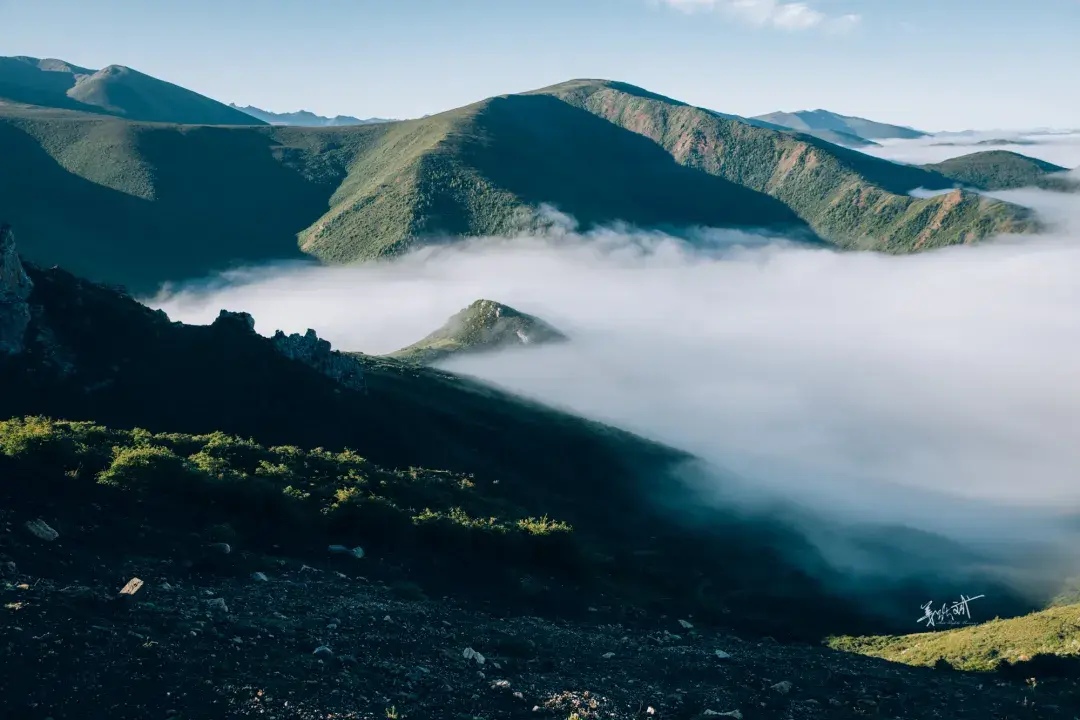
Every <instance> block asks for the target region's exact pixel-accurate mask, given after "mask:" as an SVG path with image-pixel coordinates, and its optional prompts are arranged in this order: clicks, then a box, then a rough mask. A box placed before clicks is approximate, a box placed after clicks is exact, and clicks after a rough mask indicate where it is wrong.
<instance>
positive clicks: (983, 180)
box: [923, 150, 1080, 192]
mask: <svg viewBox="0 0 1080 720" xmlns="http://www.w3.org/2000/svg"><path fill="white" fill-rule="evenodd" d="M923 167H924V168H926V169H927V170H930V171H932V172H936V173H940V174H942V175H944V176H945V177H947V178H949V179H950V180H955V181H956V182H958V183H963V184H964V185H966V186H969V187H974V188H979V189H981V190H1016V189H1019V188H1026V187H1039V188H1043V189H1046V190H1059V191H1063V192H1069V191H1075V190H1078V189H1080V180H1078V179H1076V178H1070V177H1066V176H1065V175H1063V173H1067V172H1068V168H1064V167H1061V166H1059V165H1054V164H1053V163H1048V162H1046V161H1044V160H1038V159H1036V158H1032V157H1028V156H1027V155H1021V154H1019V153H1014V152H1009V151H1007V150H986V151H982V152H975V153H971V154H969V155H961V156H960V157H955V158H950V159H949V160H945V161H944V162H939V163H934V164H931V165H923Z"/></svg>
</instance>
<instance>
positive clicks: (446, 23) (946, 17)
mask: <svg viewBox="0 0 1080 720" xmlns="http://www.w3.org/2000/svg"><path fill="white" fill-rule="evenodd" d="M0 29H2V31H3V43H2V45H0V53H2V54H5V55H31V56H35V57H59V58H62V59H64V60H67V61H69V62H72V63H75V64H78V65H83V66H86V67H92V68H98V67H102V66H104V65H109V64H114V63H115V64H121V65H129V66H131V67H134V68H136V69H138V70H141V71H143V72H145V73H148V74H151V75H154V76H156V77H159V78H162V79H165V80H169V81H171V82H174V83H177V84H179V85H183V86H185V87H188V88H191V89H193V90H196V91H198V92H201V93H204V94H206V95H209V96H211V97H213V98H216V99H218V100H221V101H223V102H236V103H239V104H253V105H258V106H260V107H264V108H267V109H271V110H275V111H279V112H281V111H287V110H296V109H300V108H304V109H308V110H313V111H315V112H318V113H321V114H339V113H340V114H349V115H358V116H361V117H369V116H381V117H416V116H419V115H423V114H425V113H433V112H438V111H440V110H445V109H449V108H452V107H456V106H460V105H464V104H468V103H469V102H472V101H475V100H479V99H481V98H484V97H488V96H491V95H497V94H501V93H506V92H515V91H520V90H526V89H531V88H536V87H541V86H544V85H549V84H552V83H556V82H560V81H562V80H567V79H570V78H575V77H604V78H610V79H616V80H623V81H626V82H630V83H633V84H635V85H640V86H643V87H646V88H648V89H650V90H653V91H655V92H659V93H663V94H665V95H670V96H673V97H676V98H679V99H681V100H685V101H687V102H690V103H693V104H696V105H702V106H705V107H710V108H713V109H716V110H721V111H724V112H731V113H737V114H741V115H752V114H760V113H765V112H769V111H772V110H778V109H783V110H797V109H804V108H817V107H824V108H828V109H830V110H835V111H838V112H844V113H848V114H857V115H864V116H867V117H872V118H874V119H878V120H883V121H889V122H897V123H901V124H909V125H915V126H918V127H921V128H925V129H929V130H940V129H950V130H960V129H967V128H972V127H977V128H999V127H1000V128H1020V127H1033V126H1055V127H1080V93H1078V92H1077V91H1076V87H1077V85H1076V83H1077V80H1076V71H1077V68H1080V41H1078V40H1077V38H1080V0H1031V1H1030V2H1027V3H1020V2H1017V1H1016V0H806V1H805V2H788V1H786V0H542V1H541V0H306V1H303V2H302V1H300V0H186V1H185V2H165V1H163V0H95V1H94V2H88V1H87V0H0Z"/></svg>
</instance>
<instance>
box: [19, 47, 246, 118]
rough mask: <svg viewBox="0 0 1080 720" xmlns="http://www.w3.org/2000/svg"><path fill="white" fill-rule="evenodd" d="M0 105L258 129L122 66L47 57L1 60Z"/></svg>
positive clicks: (217, 106)
mask: <svg viewBox="0 0 1080 720" xmlns="http://www.w3.org/2000/svg"><path fill="white" fill-rule="evenodd" d="M0 101H8V102H12V103H21V104H26V105H37V106H41V107H50V108H57V109H64V110H77V111H81V112H89V113H95V114H104V115H115V116H117V117H123V118H126V119H128V120H137V121H143V122H166V123H180V124H188V125H262V124H263V121H261V120H257V119H255V118H252V117H251V116H249V115H247V114H245V113H243V112H240V111H239V110H235V109H233V108H231V107H229V106H228V105H225V104H223V103H219V102H218V101H216V100H211V99H210V98H208V97H206V96H204V95H200V94H198V93H195V92H192V91H191V90H187V89H185V88H182V87H180V86H179V85H173V84H172V83H169V82H165V81H164V80H158V79H157V78H154V77H151V76H149V75H144V74H143V73H140V72H138V71H137V70H133V69H131V68H129V67H124V66H123V65H109V66H108V67H106V68H102V69H101V70H90V69H87V68H82V67H78V66H77V65H71V64H69V63H66V62H64V61H63V60H56V59H52V58H47V59H44V60H41V59H38V58H31V57H22V56H20V57H0Z"/></svg>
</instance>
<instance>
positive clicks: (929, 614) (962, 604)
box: [918, 595, 986, 627]
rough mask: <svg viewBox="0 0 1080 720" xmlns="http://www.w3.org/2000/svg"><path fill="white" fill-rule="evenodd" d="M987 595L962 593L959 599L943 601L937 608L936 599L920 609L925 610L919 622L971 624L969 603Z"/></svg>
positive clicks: (927, 624) (935, 624) (936, 624)
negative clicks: (935, 605) (971, 595)
mask: <svg viewBox="0 0 1080 720" xmlns="http://www.w3.org/2000/svg"><path fill="white" fill-rule="evenodd" d="M983 597H986V596H985V595H976V596H975V597H968V596H967V595H961V596H960V599H959V600H955V601H953V602H943V603H941V607H940V608H938V609H937V610H935V609H934V601H933V600H931V601H930V602H928V603H926V604H925V605H921V606H920V609H921V610H922V611H923V616H922V617H921V618H919V620H918V621H919V622H925V623H926V627H937V626H938V625H970V624H971V608H970V607H968V604H969V603H970V602H971V601H972V600H978V599H979V598H983Z"/></svg>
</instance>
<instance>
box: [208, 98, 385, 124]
mask: <svg viewBox="0 0 1080 720" xmlns="http://www.w3.org/2000/svg"><path fill="white" fill-rule="evenodd" d="M229 107H231V108H232V109H234V110H239V111H240V112H242V113H245V114H247V115H250V116H251V117H253V118H257V119H259V120H262V121H263V122H266V123H269V124H271V125H296V126H300V127H343V126H349V125H372V124H374V123H385V122H394V121H393V120H388V119H385V118H367V119H365V120H361V119H360V118H355V117H352V116H350V115H336V116H334V117H324V116H322V115H316V114H315V113H312V112H308V111H307V110H299V111H297V112H291V113H274V112H270V111H269V110H262V109H260V108H257V107H253V106H251V105H247V106H245V107H240V106H239V105H235V104H233V103H229Z"/></svg>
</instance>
